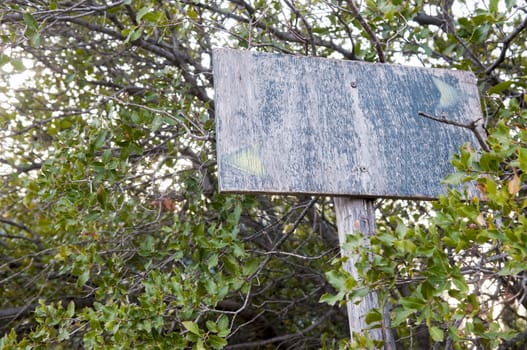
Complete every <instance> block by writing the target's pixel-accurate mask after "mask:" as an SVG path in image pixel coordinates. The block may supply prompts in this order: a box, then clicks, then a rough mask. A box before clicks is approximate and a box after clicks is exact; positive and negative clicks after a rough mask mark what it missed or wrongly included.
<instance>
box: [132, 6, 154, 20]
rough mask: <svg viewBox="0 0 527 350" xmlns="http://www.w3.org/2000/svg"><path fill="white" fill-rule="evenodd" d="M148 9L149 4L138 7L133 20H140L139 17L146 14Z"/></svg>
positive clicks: (150, 9) (149, 8)
mask: <svg viewBox="0 0 527 350" xmlns="http://www.w3.org/2000/svg"><path fill="white" fill-rule="evenodd" d="M150 11H152V8H151V7H150V6H145V7H142V8H141V9H139V11H137V14H136V16H135V20H136V21H137V22H141V19H142V18H143V16H144V15H146V14H147V13H148V12H150Z"/></svg>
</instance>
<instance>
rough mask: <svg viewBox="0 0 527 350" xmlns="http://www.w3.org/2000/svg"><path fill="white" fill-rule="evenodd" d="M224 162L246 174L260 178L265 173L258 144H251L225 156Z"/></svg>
mask: <svg viewBox="0 0 527 350" xmlns="http://www.w3.org/2000/svg"><path fill="white" fill-rule="evenodd" d="M226 161H227V163H228V164H230V165H231V166H233V167H235V168H236V169H238V170H241V171H243V172H245V173H247V174H251V175H256V176H262V175H263V174H264V173H265V169H264V166H263V163H262V160H261V158H260V145H258V144H252V145H250V146H248V147H245V148H242V149H240V150H238V151H236V152H234V153H232V154H229V155H227V157H226Z"/></svg>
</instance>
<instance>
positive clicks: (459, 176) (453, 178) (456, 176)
mask: <svg viewBox="0 0 527 350" xmlns="http://www.w3.org/2000/svg"><path fill="white" fill-rule="evenodd" d="M466 176H467V174H465V173H463V172H455V173H453V174H448V175H447V177H446V178H445V179H444V180H443V181H442V183H444V184H447V185H459V184H460V183H461V182H462V180H463V179H464V178H465V177H466Z"/></svg>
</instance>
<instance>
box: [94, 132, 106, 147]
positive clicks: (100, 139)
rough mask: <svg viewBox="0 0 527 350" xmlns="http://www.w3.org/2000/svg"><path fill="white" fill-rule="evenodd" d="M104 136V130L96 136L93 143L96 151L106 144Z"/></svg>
mask: <svg viewBox="0 0 527 350" xmlns="http://www.w3.org/2000/svg"><path fill="white" fill-rule="evenodd" d="M106 136H108V131H106V130H103V131H101V132H99V133H98V134H97V136H96V137H95V143H94V146H95V148H96V149H98V148H101V147H102V146H103V145H104V143H105V142H106Z"/></svg>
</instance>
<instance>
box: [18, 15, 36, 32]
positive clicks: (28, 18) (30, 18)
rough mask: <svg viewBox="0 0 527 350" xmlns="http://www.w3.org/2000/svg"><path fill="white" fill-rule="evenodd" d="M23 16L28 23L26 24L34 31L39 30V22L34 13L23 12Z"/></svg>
mask: <svg viewBox="0 0 527 350" xmlns="http://www.w3.org/2000/svg"><path fill="white" fill-rule="evenodd" d="M22 18H23V20H24V23H25V24H26V26H27V27H28V28H29V29H31V30H32V31H37V30H38V23H37V21H36V20H35V17H33V15H31V14H30V13H27V12H26V13H24V14H22Z"/></svg>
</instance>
